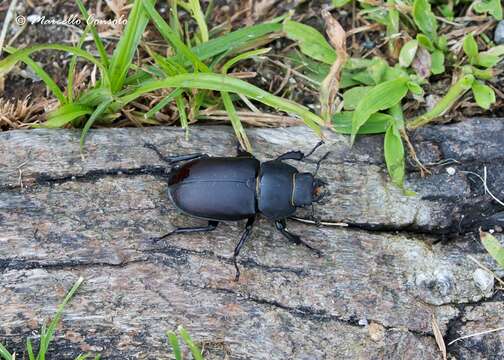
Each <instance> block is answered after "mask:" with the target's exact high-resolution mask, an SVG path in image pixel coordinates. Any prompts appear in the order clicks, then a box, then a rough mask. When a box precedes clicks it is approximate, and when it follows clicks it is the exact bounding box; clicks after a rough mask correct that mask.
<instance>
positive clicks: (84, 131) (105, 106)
mask: <svg viewBox="0 0 504 360" xmlns="http://www.w3.org/2000/svg"><path fill="white" fill-rule="evenodd" d="M111 102H112V99H109V100H107V101H104V102H102V103H101V104H100V105H98V107H97V108H96V109H95V110H94V111H93V113H92V114H91V116H90V117H89V119H88V120H87V121H86V124H85V125H84V128H83V129H82V132H81V137H80V147H81V151H82V149H83V148H84V141H85V139H86V135H87V133H88V131H89V129H90V128H91V126H93V124H94V122H95V121H96V120H97V119H98V118H99V117H100V116H101V115H102V114H103V113H104V112H105V111H106V110H107V109H108V107H109V105H110V103H111Z"/></svg>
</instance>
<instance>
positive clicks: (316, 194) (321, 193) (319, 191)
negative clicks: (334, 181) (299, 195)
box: [312, 178, 328, 203]
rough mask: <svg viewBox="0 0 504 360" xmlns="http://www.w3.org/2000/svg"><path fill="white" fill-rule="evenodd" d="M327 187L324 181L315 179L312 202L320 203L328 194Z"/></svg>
mask: <svg viewBox="0 0 504 360" xmlns="http://www.w3.org/2000/svg"><path fill="white" fill-rule="evenodd" d="M326 186H327V183H326V182H325V181H323V180H322V179H318V178H314V179H313V193H312V202H314V203H318V202H320V201H321V200H322V199H323V198H324V197H325V196H326V195H327V194H328V191H327V189H326Z"/></svg>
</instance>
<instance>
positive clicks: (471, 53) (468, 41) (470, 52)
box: [463, 34, 478, 64]
mask: <svg viewBox="0 0 504 360" xmlns="http://www.w3.org/2000/svg"><path fill="white" fill-rule="evenodd" d="M463 47H464V52H465V53H466V55H467V56H468V57H469V61H470V62H471V64H474V63H476V62H477V60H478V44H477V43H476V40H474V36H473V34H467V35H466V36H465V37H464V45H463Z"/></svg>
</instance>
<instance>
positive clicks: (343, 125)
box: [332, 111, 394, 135]
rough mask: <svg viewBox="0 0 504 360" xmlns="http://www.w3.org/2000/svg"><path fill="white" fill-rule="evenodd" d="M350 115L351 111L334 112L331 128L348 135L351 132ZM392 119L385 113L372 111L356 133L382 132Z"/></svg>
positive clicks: (351, 114)
mask: <svg viewBox="0 0 504 360" xmlns="http://www.w3.org/2000/svg"><path fill="white" fill-rule="evenodd" d="M352 116H353V111H342V112H340V113H337V114H334V115H333V118H332V125H333V130H334V131H336V132H338V133H340V134H346V135H350V134H351V133H352ZM392 121H394V118H393V117H392V116H390V115H387V114H382V113H374V114H373V115H371V116H370V117H369V119H368V121H366V123H365V124H364V125H362V126H361V127H360V128H359V131H358V132H357V134H359V135H364V134H383V133H385V131H387V127H388V124H389V123H390V122H392Z"/></svg>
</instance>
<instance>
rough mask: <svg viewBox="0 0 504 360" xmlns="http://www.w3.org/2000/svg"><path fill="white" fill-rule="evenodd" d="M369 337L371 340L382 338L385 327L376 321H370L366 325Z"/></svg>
mask: <svg viewBox="0 0 504 360" xmlns="http://www.w3.org/2000/svg"><path fill="white" fill-rule="evenodd" d="M368 332H369V337H370V338H371V340H373V341H380V340H383V338H384V337H385V328H384V327H383V326H382V325H380V324H377V323H374V322H373V323H371V324H369V327H368Z"/></svg>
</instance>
